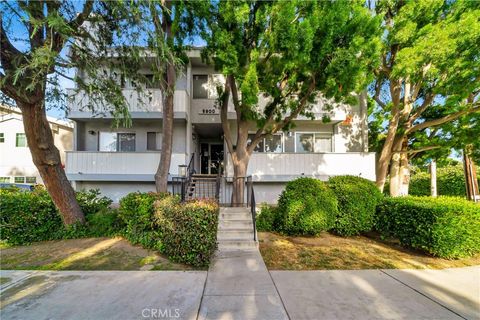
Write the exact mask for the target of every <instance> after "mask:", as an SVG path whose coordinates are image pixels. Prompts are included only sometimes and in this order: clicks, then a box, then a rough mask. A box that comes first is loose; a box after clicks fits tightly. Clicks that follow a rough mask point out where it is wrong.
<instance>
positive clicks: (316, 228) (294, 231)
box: [277, 178, 337, 235]
mask: <svg viewBox="0 0 480 320" xmlns="http://www.w3.org/2000/svg"><path fill="white" fill-rule="evenodd" d="M277 214H278V228H279V230H278V231H280V232H283V233H285V234H288V235H317V234H319V233H320V232H322V231H326V230H329V229H330V228H331V227H332V226H333V222H334V219H335V217H336V216H337V199H336V197H335V194H334V193H333V191H332V190H330V188H328V186H327V184H326V183H324V182H322V181H320V180H317V179H313V178H299V179H296V180H293V181H290V182H288V183H287V186H286V188H285V190H284V191H283V192H282V194H281V195H280V198H279V200H278V211H277Z"/></svg>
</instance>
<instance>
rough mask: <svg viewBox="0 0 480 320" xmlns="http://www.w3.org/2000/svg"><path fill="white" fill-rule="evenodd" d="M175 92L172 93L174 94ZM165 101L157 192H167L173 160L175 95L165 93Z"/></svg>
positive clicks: (156, 184)
mask: <svg viewBox="0 0 480 320" xmlns="http://www.w3.org/2000/svg"><path fill="white" fill-rule="evenodd" d="M173 92H174V91H172V93H173ZM165 94H166V97H165V99H163V101H164V102H163V127H162V137H163V139H162V151H161V154H160V163H159V164H158V168H157V172H156V174H155V186H156V189H157V192H167V188H168V173H169V171H170V163H171V160H172V143H173V94H168V93H165Z"/></svg>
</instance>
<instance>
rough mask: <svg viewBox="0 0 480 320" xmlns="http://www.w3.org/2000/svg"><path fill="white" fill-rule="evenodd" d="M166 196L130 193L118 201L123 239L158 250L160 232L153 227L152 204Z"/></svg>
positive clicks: (151, 193) (152, 193)
mask: <svg viewBox="0 0 480 320" xmlns="http://www.w3.org/2000/svg"><path fill="white" fill-rule="evenodd" d="M167 196H168V194H166V193H165V194H163V193H154V192H148V193H142V192H132V193H129V194H128V195H126V196H125V197H123V198H122V199H120V209H119V216H120V219H121V220H122V221H123V223H124V224H125V226H126V227H125V231H124V234H123V235H124V236H125V238H127V239H128V240H129V241H130V242H132V243H133V244H141V245H142V246H144V247H146V248H155V249H160V248H161V241H160V232H159V230H158V228H156V227H155V223H154V208H153V204H154V202H155V201H156V200H160V199H163V198H165V197H167Z"/></svg>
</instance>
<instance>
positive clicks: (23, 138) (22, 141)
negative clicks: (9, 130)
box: [15, 133, 27, 147]
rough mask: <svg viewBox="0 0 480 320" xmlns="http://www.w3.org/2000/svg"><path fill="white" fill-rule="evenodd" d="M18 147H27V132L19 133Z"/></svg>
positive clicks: (16, 144) (16, 143) (16, 142)
mask: <svg viewBox="0 0 480 320" xmlns="http://www.w3.org/2000/svg"><path fill="white" fill-rule="evenodd" d="M15 146H16V147H26V146H27V137H26V136H25V133H17V139H16V141H15Z"/></svg>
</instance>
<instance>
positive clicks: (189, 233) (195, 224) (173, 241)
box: [155, 196, 219, 267]
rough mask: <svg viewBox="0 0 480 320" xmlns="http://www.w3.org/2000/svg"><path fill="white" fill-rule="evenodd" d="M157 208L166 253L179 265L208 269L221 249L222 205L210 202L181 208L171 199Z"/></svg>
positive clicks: (164, 200)
mask: <svg viewBox="0 0 480 320" xmlns="http://www.w3.org/2000/svg"><path fill="white" fill-rule="evenodd" d="M155 208H156V209H155V211H156V212H155V222H156V224H157V225H158V227H159V229H160V230H161V234H162V252H163V253H165V254H166V255H167V256H168V257H169V258H170V259H171V260H173V261H176V262H181V263H186V264H189V265H192V266H195V267H205V266H208V265H209V263H210V258H211V256H212V254H213V253H214V252H215V249H216V247H217V225H218V214H219V207H218V204H217V203H216V202H214V201H209V200H195V201H191V202H187V203H184V204H180V203H179V200H178V197H172V196H171V197H166V198H164V199H161V200H158V201H157V202H156V203H155Z"/></svg>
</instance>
